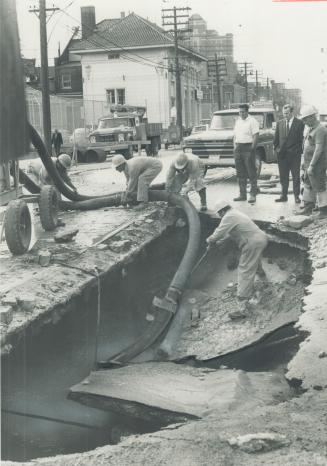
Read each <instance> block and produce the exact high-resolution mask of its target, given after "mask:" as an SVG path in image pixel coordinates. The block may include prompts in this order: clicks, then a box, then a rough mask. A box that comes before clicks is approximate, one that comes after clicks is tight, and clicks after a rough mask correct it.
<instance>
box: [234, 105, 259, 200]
mask: <svg viewBox="0 0 327 466" xmlns="http://www.w3.org/2000/svg"><path fill="white" fill-rule="evenodd" d="M239 115H240V117H239V118H238V119H237V120H236V123H235V127H234V157H235V168H236V175H237V179H238V184H239V188H240V195H239V196H238V197H236V198H234V201H246V198H247V196H246V185H247V180H248V179H249V180H250V184H251V190H250V197H249V202H250V203H251V204H253V203H254V202H255V201H256V195H257V171H256V164H255V157H256V147H257V141H258V135H259V123H258V122H257V120H256V119H255V118H254V117H252V116H250V115H249V106H248V104H240V105H239Z"/></svg>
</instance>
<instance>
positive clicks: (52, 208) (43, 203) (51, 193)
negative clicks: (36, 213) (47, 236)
mask: <svg viewBox="0 0 327 466" xmlns="http://www.w3.org/2000/svg"><path fill="white" fill-rule="evenodd" d="M58 206H59V195H58V191H57V190H56V188H55V187H54V186H52V185H46V186H43V187H42V188H41V192H40V197H39V210H40V220H41V225H42V227H43V229H44V230H45V231H52V230H54V229H55V228H56V227H57V225H58V209H59V207H58Z"/></svg>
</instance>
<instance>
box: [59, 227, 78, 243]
mask: <svg viewBox="0 0 327 466" xmlns="http://www.w3.org/2000/svg"><path fill="white" fill-rule="evenodd" d="M78 232H79V229H78V228H66V229H65V230H63V231H60V232H59V233H56V234H55V235H54V237H53V238H54V240H55V241H56V243H68V242H69V241H72V240H73V238H74V237H75V236H76V235H77V233H78Z"/></svg>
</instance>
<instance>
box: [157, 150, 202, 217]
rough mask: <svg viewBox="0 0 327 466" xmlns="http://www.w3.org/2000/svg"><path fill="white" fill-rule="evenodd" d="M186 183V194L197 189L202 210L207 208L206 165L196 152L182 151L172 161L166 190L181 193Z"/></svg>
mask: <svg viewBox="0 0 327 466" xmlns="http://www.w3.org/2000/svg"><path fill="white" fill-rule="evenodd" d="M185 183H187V184H186V186H185V189H184V194H186V195H188V193H189V192H191V191H196V192H197V193H198V194H199V196H200V202H201V207H200V210H201V211H206V210H207V195H206V187H205V184H204V166H203V164H202V162H201V160H200V159H199V157H197V156H196V155H194V154H185V153H184V152H181V153H180V154H179V155H178V156H177V158H176V159H175V160H174V161H173V162H172V163H171V165H170V167H169V170H168V173H167V179H166V190H167V191H168V192H172V193H180V192H181V191H182V188H183V186H184V185H185Z"/></svg>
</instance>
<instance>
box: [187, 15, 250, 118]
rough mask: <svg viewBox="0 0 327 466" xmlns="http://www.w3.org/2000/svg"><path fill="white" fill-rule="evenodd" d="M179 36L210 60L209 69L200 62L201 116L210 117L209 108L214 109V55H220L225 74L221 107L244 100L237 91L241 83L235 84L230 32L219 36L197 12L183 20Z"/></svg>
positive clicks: (215, 94)
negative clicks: (183, 23) (183, 25)
mask: <svg viewBox="0 0 327 466" xmlns="http://www.w3.org/2000/svg"><path fill="white" fill-rule="evenodd" d="M182 38H183V43H184V44H185V45H187V46H188V47H191V48H193V49H194V50H196V51H198V52H199V53H201V54H203V55H205V56H206V57H207V58H208V60H209V63H211V65H210V69H209V68H208V66H207V64H203V65H202V68H201V89H202V92H203V95H204V96H205V97H204V99H203V102H202V107H203V112H204V113H205V114H206V115H205V116H206V117H209V116H211V113H212V111H213V110H216V109H217V84H216V79H215V72H214V70H213V65H212V63H213V61H214V59H215V56H216V55H217V57H218V59H219V58H224V59H225V62H226V71H227V74H226V75H225V76H223V77H221V101H222V105H223V107H227V108H228V107H229V106H230V104H231V103H234V102H244V99H245V97H244V95H245V94H244V92H243V90H241V88H242V86H241V85H240V84H235V83H236V78H237V74H238V71H237V64H236V63H235V62H234V37H233V34H231V33H227V34H223V35H221V34H219V33H218V32H217V31H216V30H214V29H208V28H207V22H206V21H205V20H204V19H203V18H202V17H201V16H200V15H199V14H193V15H192V16H190V18H189V20H188V21H187V24H186V26H185V33H184V35H183V36H182ZM212 70H213V71H212ZM233 86H235V89H234V88H233ZM235 99H237V100H235Z"/></svg>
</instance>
